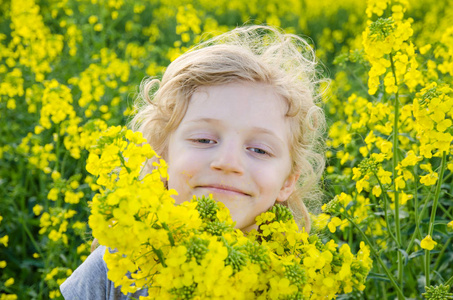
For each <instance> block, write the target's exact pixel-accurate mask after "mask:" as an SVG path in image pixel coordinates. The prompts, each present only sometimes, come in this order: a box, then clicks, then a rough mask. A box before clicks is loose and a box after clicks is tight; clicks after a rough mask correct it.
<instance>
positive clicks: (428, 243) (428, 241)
mask: <svg viewBox="0 0 453 300" xmlns="http://www.w3.org/2000/svg"><path fill="white" fill-rule="evenodd" d="M436 245H437V243H436V242H435V241H433V239H432V238H431V236H430V235H427V236H426V237H425V238H424V239H423V240H422V241H421V243H420V246H421V247H422V248H423V249H426V250H433V249H434V246H436Z"/></svg>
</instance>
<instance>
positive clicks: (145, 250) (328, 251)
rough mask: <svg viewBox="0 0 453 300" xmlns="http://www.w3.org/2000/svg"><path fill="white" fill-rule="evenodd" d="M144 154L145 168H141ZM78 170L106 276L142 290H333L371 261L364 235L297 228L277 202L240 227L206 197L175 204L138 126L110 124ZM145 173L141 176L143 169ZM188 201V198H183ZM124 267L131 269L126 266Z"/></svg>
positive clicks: (348, 285)
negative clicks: (245, 228)
mask: <svg viewBox="0 0 453 300" xmlns="http://www.w3.org/2000/svg"><path fill="white" fill-rule="evenodd" d="M147 160H152V161H154V162H153V165H154V167H155V168H154V169H153V171H152V172H151V173H149V174H146V175H144V174H140V170H141V169H142V167H143V164H144V163H145V162H146V161H147ZM87 170H88V171H89V172H90V173H92V174H93V175H95V176H97V184H99V185H100V186H101V188H100V190H99V192H98V193H97V194H96V195H95V197H94V198H93V200H92V203H91V216H90V218H89V224H90V227H91V228H92V229H93V236H94V237H96V238H97V239H98V240H99V242H100V244H103V245H106V246H108V247H109V248H110V249H113V250H110V251H106V254H105V261H106V263H107V267H108V269H109V272H108V278H109V279H110V280H112V281H113V282H114V283H115V285H116V286H118V285H121V290H122V292H123V293H127V292H134V291H136V290H138V289H141V288H148V291H149V296H148V297H141V299H156V298H158V299H171V298H178V299H179V298H181V299H193V298H209V297H210V298H216V299H250V298H256V299H288V298H297V299H334V298H335V297H336V295H338V294H339V293H350V292H352V291H353V290H359V291H361V290H363V289H364V288H365V286H364V282H365V279H366V276H367V274H368V272H369V270H370V269H371V265H372V261H371V259H370V257H369V250H368V248H367V246H365V245H364V244H363V243H362V244H361V245H360V251H359V253H358V254H357V255H353V254H352V253H351V249H350V247H349V246H348V245H347V244H344V245H342V246H341V247H339V248H338V245H337V244H336V243H335V242H334V241H333V240H331V241H330V242H328V243H326V244H324V243H323V242H322V241H321V240H320V239H319V238H318V237H317V236H316V235H314V236H309V235H308V234H307V233H306V232H301V231H299V229H298V227H297V225H296V223H295V221H294V219H293V217H292V215H291V213H290V212H289V210H288V209H287V208H286V207H283V206H274V207H273V208H272V209H271V210H270V211H268V212H266V213H263V214H261V215H260V216H258V217H257V219H256V221H257V225H258V228H259V229H258V230H253V231H252V232H250V233H249V234H248V235H247V236H244V234H243V233H242V232H241V231H240V230H237V229H236V230H235V229H234V223H233V221H232V220H231V217H230V215H229V211H228V210H227V209H226V207H225V206H224V205H223V204H222V203H220V202H215V201H214V200H213V199H212V198H210V197H203V198H200V199H195V198H194V199H192V201H190V202H189V201H188V202H184V203H183V204H181V205H175V204H174V200H173V199H172V198H171V195H172V194H173V193H176V191H173V190H167V189H166V188H165V185H164V183H163V180H165V178H166V177H167V172H166V164H165V162H164V161H163V160H162V159H159V157H157V156H156V154H155V153H154V151H153V150H152V149H151V148H150V146H149V144H146V143H145V139H143V137H141V134H140V133H132V132H131V131H130V130H126V129H125V128H121V127H110V128H108V129H107V131H106V132H105V133H104V134H103V135H102V136H101V137H100V139H99V140H98V143H97V145H95V146H94V147H92V148H91V149H90V156H89V159H88V164H87ZM143 175H144V176H143ZM188 200H190V199H188ZM128 274H130V275H128Z"/></svg>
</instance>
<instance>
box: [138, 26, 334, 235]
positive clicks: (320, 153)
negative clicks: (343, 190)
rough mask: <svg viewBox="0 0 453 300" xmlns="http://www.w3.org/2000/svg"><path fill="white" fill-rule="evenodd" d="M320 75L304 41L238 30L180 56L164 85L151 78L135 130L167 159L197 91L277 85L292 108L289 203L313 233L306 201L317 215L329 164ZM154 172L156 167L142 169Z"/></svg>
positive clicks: (264, 30) (265, 30)
mask: <svg viewBox="0 0 453 300" xmlns="http://www.w3.org/2000/svg"><path fill="white" fill-rule="evenodd" d="M319 78H320V76H319V75H318V72H317V61H316V58H315V54H314V51H313V49H312V48H311V47H310V45H309V44H308V43H307V42H306V41H305V40H304V39H303V38H301V37H299V36H297V35H293V34H285V33H282V32H281V31H280V30H278V29H276V28H272V27H268V26H246V27H240V28H236V29H234V30H232V31H229V32H227V33H224V34H222V35H219V36H217V37H214V38H212V39H210V40H207V41H205V42H202V43H201V44H199V45H197V46H196V47H194V48H193V49H191V50H189V51H188V52H186V53H185V54H183V55H181V56H180V57H179V58H177V59H176V60H175V61H173V62H172V63H171V64H170V65H169V66H168V68H167V70H166V71H165V74H164V75H163V78H162V81H159V80H158V79H145V80H144V81H143V82H142V84H141V86H140V93H139V96H138V98H137V101H136V109H137V114H136V115H135V116H134V118H133V119H132V121H131V124H130V125H131V128H132V129H133V130H138V131H141V132H142V133H143V136H144V137H145V138H146V139H147V140H148V142H149V143H150V144H151V146H152V147H153V148H154V150H155V151H156V152H157V153H158V154H159V155H161V156H162V157H163V158H166V155H167V151H168V142H169V137H170V135H171V133H172V132H174V130H175V129H176V128H177V127H178V126H179V124H180V122H181V120H182V119H183V117H184V115H185V112H186V110H187V107H188V105H189V103H190V99H191V96H192V95H193V93H194V92H195V91H196V90H197V89H198V88H200V87H202V86H212V85H223V84H228V83H235V82H257V83H264V84H267V85H270V86H272V87H273V88H274V89H275V91H276V93H277V94H279V95H280V96H282V97H283V98H284V99H285V100H286V102H287V105H288V110H287V113H286V116H287V117H288V118H289V119H290V122H289V123H290V130H291V140H290V155H291V160H292V170H291V171H292V172H297V173H299V174H300V179H299V183H298V185H297V188H296V191H295V192H294V193H293V194H292V195H291V196H290V197H289V199H288V200H287V201H286V205H287V206H288V207H289V208H290V210H291V211H292V213H293V215H294V217H295V219H296V221H297V222H298V224H299V226H301V227H302V226H304V227H305V229H306V231H307V232H309V231H310V218H309V214H308V211H307V207H306V205H305V204H306V203H310V204H309V206H310V208H311V210H312V208H314V207H319V206H320V205H319V203H321V200H320V197H321V192H320V189H319V182H320V178H321V175H322V172H323V169H324V165H325V158H324V131H325V117H324V114H323V111H322V109H321V108H320V107H318V106H317V105H316V102H317V100H318V99H319V94H318V93H317V86H318V84H319V82H320V79H319ZM169 166H170V168H171V162H169ZM149 168H151V165H150V164H149V165H148V166H145V170H144V171H145V172H147V170H148V171H149Z"/></svg>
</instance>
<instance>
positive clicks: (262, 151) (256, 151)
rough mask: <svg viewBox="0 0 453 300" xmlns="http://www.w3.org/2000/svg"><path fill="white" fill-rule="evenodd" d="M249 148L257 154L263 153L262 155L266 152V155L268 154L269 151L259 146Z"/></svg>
mask: <svg viewBox="0 0 453 300" xmlns="http://www.w3.org/2000/svg"><path fill="white" fill-rule="evenodd" d="M249 150H250V151H252V152H255V153H257V154H263V155H266V154H267V155H269V153H268V152H267V151H265V150H263V149H260V148H254V147H251V148H249Z"/></svg>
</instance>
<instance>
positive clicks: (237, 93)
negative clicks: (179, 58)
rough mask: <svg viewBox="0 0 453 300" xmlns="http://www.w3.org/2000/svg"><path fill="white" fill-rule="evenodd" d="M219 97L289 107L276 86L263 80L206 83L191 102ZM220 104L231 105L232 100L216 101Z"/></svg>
mask: <svg viewBox="0 0 453 300" xmlns="http://www.w3.org/2000/svg"><path fill="white" fill-rule="evenodd" d="M218 98H222V99H224V100H231V99H236V98H239V99H241V100H242V101H241V103H242V105H243V106H244V107H246V106H247V105H249V106H251V107H250V108H253V106H255V107H256V106H269V107H270V106H272V107H278V108H279V110H280V109H286V108H287V107H288V104H287V101H286V99H284V98H283V97H282V96H281V95H279V94H278V93H277V91H276V88H275V87H273V86H272V85H270V84H267V83H262V82H248V81H238V82H231V83H227V84H219V85H204V86H200V87H198V88H197V89H196V90H195V92H194V93H193V94H192V96H191V98H190V101H189V105H190V102H193V101H199V102H206V104H207V103H208V102H212V101H213V100H216V99H218ZM216 102H217V103H216V104H217V105H218V106H222V107H228V106H231V102H230V101H216Z"/></svg>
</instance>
